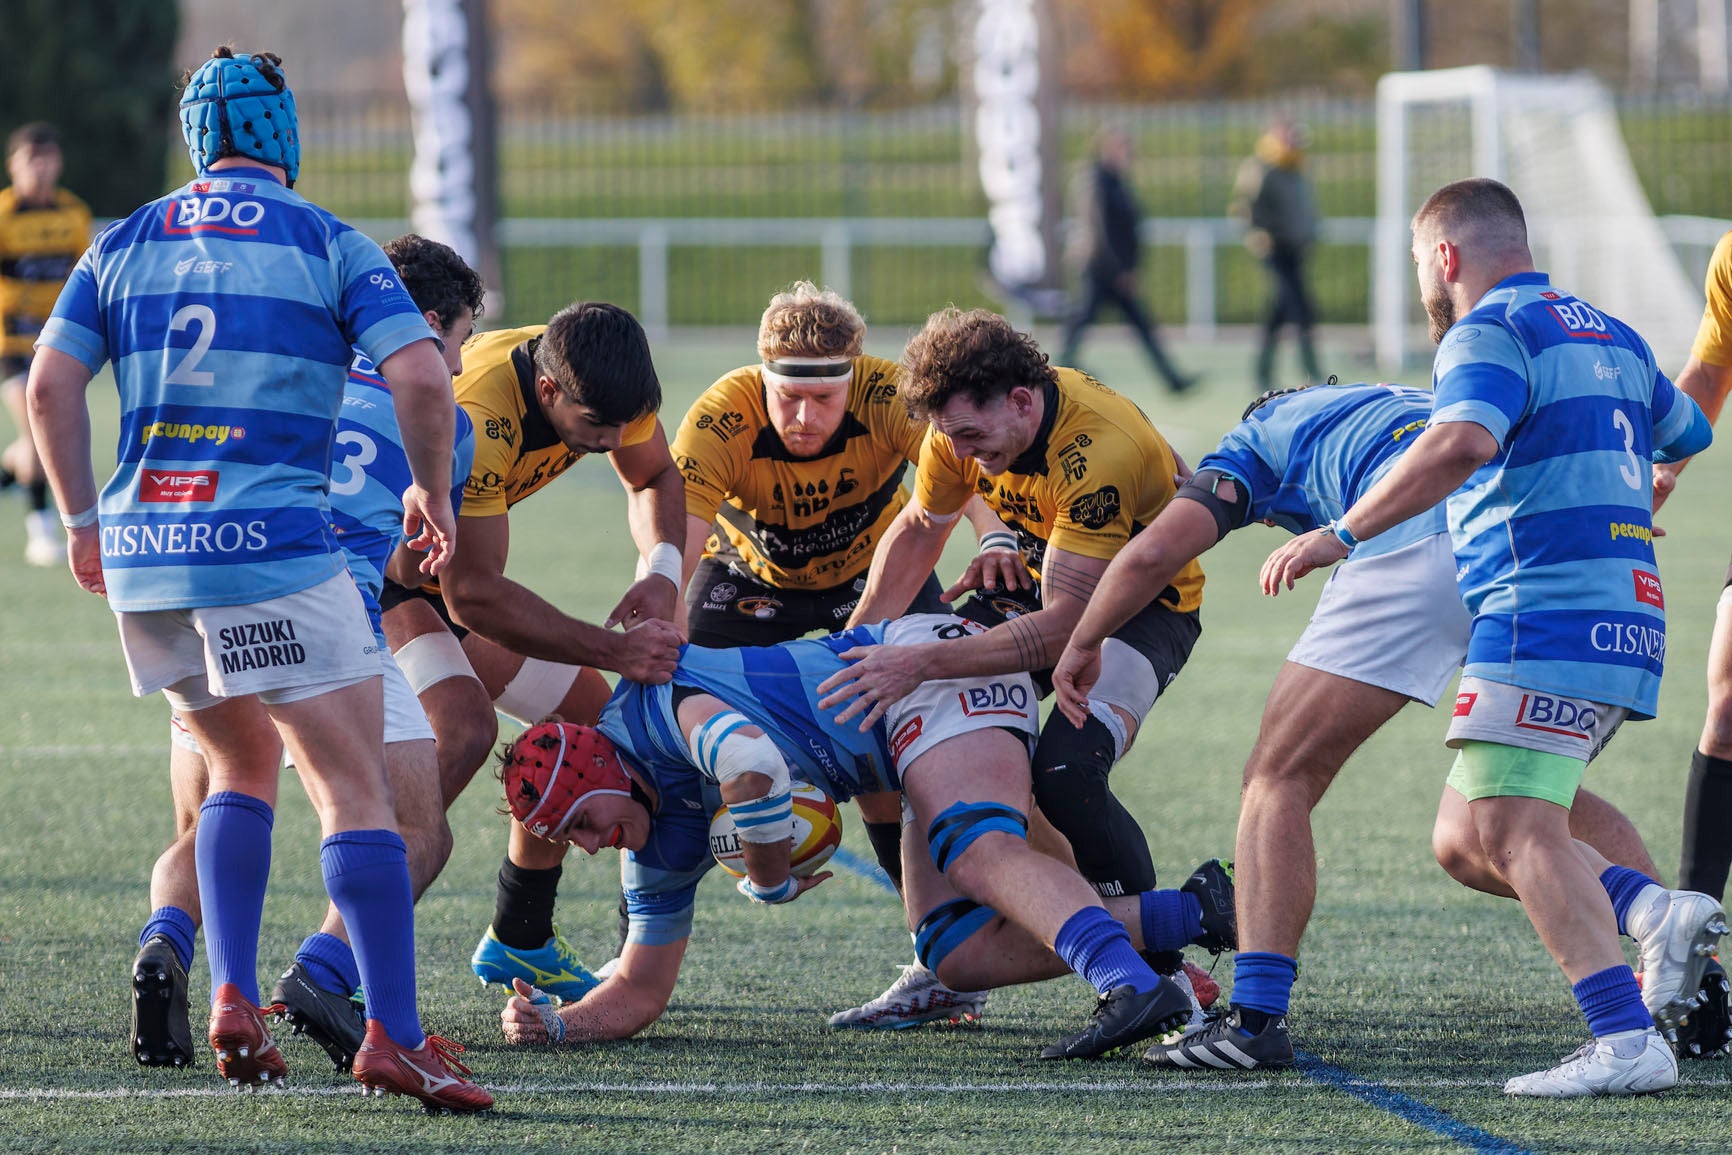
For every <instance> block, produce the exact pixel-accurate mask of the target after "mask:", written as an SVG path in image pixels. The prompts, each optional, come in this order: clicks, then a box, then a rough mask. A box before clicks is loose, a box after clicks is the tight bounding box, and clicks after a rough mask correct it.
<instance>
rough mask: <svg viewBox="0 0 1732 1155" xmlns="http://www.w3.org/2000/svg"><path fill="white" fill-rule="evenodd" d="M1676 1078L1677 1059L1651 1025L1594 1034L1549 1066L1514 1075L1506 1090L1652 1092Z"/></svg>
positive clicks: (1531, 1094) (1544, 1095) (1564, 1094)
mask: <svg viewBox="0 0 1732 1155" xmlns="http://www.w3.org/2000/svg"><path fill="white" fill-rule="evenodd" d="M1677 1083H1678V1058H1677V1056H1676V1055H1674V1054H1672V1048H1671V1047H1669V1046H1667V1045H1666V1040H1664V1039H1662V1038H1661V1037H1660V1032H1658V1031H1656V1030H1654V1029H1653V1028H1651V1027H1650V1028H1648V1029H1647V1030H1640V1031H1619V1032H1618V1033H1617V1034H1615V1035H1606V1036H1605V1037H1603V1038H1598V1039H1591V1040H1589V1041H1588V1042H1587V1043H1584V1044H1583V1045H1582V1046H1581V1048H1580V1049H1578V1050H1577V1051H1576V1052H1575V1053H1574V1054H1572V1055H1569V1056H1567V1057H1566V1058H1565V1059H1564V1061H1563V1062H1562V1063H1560V1064H1559V1065H1558V1066H1556V1067H1553V1068H1552V1069H1551V1070H1549V1071H1535V1072H1534V1073H1533V1074H1531V1075H1518V1076H1517V1077H1516V1078H1514V1079H1511V1080H1510V1081H1509V1082H1507V1083H1505V1084H1504V1085H1503V1093H1504V1094H1506V1095H1518V1096H1523V1097H1527V1098H1539V1099H1578V1098H1584V1097H1587V1096H1590V1095H1648V1094H1652V1093H1653V1092H1655V1091H1664V1090H1666V1089H1667V1088H1668V1087H1674V1086H1676V1085H1677Z"/></svg>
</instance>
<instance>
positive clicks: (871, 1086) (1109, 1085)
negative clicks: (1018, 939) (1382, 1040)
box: [0, 1077, 1732, 1102]
mask: <svg viewBox="0 0 1732 1155" xmlns="http://www.w3.org/2000/svg"><path fill="white" fill-rule="evenodd" d="M1352 1085H1353V1086H1362V1087H1366V1088H1373V1089H1384V1090H1397V1091H1403V1090H1406V1091H1412V1090H1420V1091H1426V1090H1462V1089H1466V1090H1473V1089H1492V1088H1497V1089H1500V1090H1501V1089H1502V1087H1503V1080H1501V1079H1397V1080H1390V1081H1382V1080H1376V1079H1366V1080H1354V1081H1353V1083H1352ZM1686 1085H1687V1086H1696V1087H1712V1086H1720V1087H1725V1086H1732V1080H1728V1079H1724V1078H1722V1079H1691V1080H1689V1082H1688V1083H1687V1084H1686ZM486 1086H487V1088H488V1090H490V1091H493V1092H495V1093H498V1094H502V1095H578V1094H618V1095H971V1094H1003V1093H1005V1092H1011V1093H1015V1092H1019V1091H1020V1092H1030V1093H1047V1094H1068V1095H1124V1094H1133V1095H1136V1094H1141V1095H1150V1096H1158V1095H1173V1094H1196V1093H1198V1092H1203V1093H1209V1092H1226V1093H1235V1094H1236V1093H1238V1092H1240V1091H1251V1090H1277V1089H1278V1090H1291V1089H1295V1088H1299V1087H1306V1088H1311V1087H1321V1088H1323V1089H1329V1085H1328V1084H1324V1083H1317V1082H1314V1081H1312V1080H1309V1079H1271V1078H1266V1077H1257V1078H1237V1077H1235V1078H1208V1079H1150V1080H1139V1081H1125V1082H1097V1083H1060V1082H1000V1083H902V1082H860V1083H767V1082H764V1083H760V1082H748V1083H661V1082H574V1083H542V1082H537V1083H505V1084H486ZM259 1093H260V1094H263V1095H267V1096H268V1095H293V1096H305V1097H332V1096H338V1095H355V1094H358V1093H359V1091H358V1088H356V1087H296V1086H289V1087H283V1088H278V1089H275V1090H269V1091H262V1092H259ZM233 1094H235V1092H234V1091H233V1090H231V1089H229V1088H227V1087H219V1086H208V1087H167V1088H132V1087H114V1088H109V1089H103V1090H77V1089H73V1088H64V1087H28V1088H18V1089H11V1090H0V1101H27V1102H30V1101H34V1102H57V1101H67V1100H85V1099H89V1100H103V1099H215V1098H218V1097H226V1096H229V1095H233Z"/></svg>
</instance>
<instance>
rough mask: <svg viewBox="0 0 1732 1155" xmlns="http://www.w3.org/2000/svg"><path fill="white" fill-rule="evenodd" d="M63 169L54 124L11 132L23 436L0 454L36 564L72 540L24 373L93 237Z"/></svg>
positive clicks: (18, 420) (7, 291)
mask: <svg viewBox="0 0 1732 1155" xmlns="http://www.w3.org/2000/svg"><path fill="white" fill-rule="evenodd" d="M60 168H61V155H60V134H59V133H58V132H57V131H55V129H54V126H53V125H50V124H44V123H42V122H41V121H38V122H36V123H34V124H26V125H23V126H21V127H19V128H16V129H13V131H12V133H11V135H10V136H8V137H7V138H6V173H7V176H8V178H9V179H10V180H11V182H12V184H11V187H10V188H6V189H0V402H4V404H5V406H6V410H7V412H8V413H10V414H11V416H12V425H13V427H14V428H15V429H17V430H18V436H17V439H16V440H14V441H13V442H12V444H10V445H8V446H7V447H6V449H5V451H4V452H3V453H0V489H4V488H5V487H6V486H8V485H11V484H12V483H13V482H16V483H18V484H20V485H22V486H24V487H25V497H26V499H27V501H28V502H29V512H28V513H26V514H25V517H24V529H25V534H26V538H25V544H24V560H25V561H27V562H29V563H30V564H31V565H38V566H55V565H62V564H64V563H65V561H66V545H65V542H64V540H63V539H62V538H61V536H60V526H59V525H57V524H56V523H55V518H54V514H53V513H52V512H51V511H50V510H49V508H48V478H47V475H46V474H44V473H43V472H42V463H41V461H40V460H39V459H38V458H37V456H36V443H35V442H34V441H32V440H31V439H30V422H29V421H27V420H25V417H24V378H25V377H26V376H27V375H28V374H29V372H30V355H31V349H32V346H33V345H34V343H35V341H36V334H37V333H38V332H39V331H40V330H41V328H42V323H43V322H44V321H46V320H48V315H49V314H50V313H52V312H53V311H54V301H55V299H56V298H57V297H59V296H60V286H61V285H63V284H65V283H66V277H67V275H68V274H69V273H71V272H72V266H73V265H75V264H77V263H78V258H79V256H81V255H82V254H83V252H84V248H85V246H86V245H88V244H89V243H90V208H89V206H87V205H86V204H85V203H84V202H83V201H81V200H79V199H78V198H77V197H76V196H73V195H72V194H71V193H69V192H67V191H66V190H65V189H63V188H61V187H60Z"/></svg>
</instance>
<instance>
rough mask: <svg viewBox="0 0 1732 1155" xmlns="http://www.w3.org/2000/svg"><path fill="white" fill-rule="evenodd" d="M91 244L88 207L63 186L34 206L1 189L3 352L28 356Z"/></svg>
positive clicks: (0, 340) (0, 339) (0, 337)
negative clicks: (47, 202)
mask: <svg viewBox="0 0 1732 1155" xmlns="http://www.w3.org/2000/svg"><path fill="white" fill-rule="evenodd" d="M89 244H90V209H89V208H88V207H87V206H86V205H85V203H84V202H83V201H81V200H79V199H78V198H77V197H75V196H73V195H72V194H71V193H69V192H67V191H66V190H65V189H59V190H57V191H56V192H55V194H54V203H53V204H51V205H47V206H44V207H42V208H31V207H26V206H23V205H20V204H19V203H18V196H17V193H16V192H15V191H14V190H12V189H0V357H28V356H30V349H31V346H32V345H33V344H34V343H35V341H36V334H37V333H39V332H41V331H42V323H43V322H44V321H46V320H48V317H49V314H51V313H53V312H54V302H55V300H56V299H57V298H58V297H59V296H60V287H61V286H62V285H64V284H65V283H66V278H67V276H68V274H70V273H71V272H72V266H73V265H75V264H77V263H78V258H79V257H80V256H81V255H82V254H83V253H84V250H85V248H86V246H88V245H89Z"/></svg>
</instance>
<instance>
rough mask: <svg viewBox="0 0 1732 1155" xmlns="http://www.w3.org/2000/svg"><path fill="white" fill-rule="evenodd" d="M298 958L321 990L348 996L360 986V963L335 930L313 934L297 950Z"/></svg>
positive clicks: (314, 983)
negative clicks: (329, 932)
mask: <svg viewBox="0 0 1732 1155" xmlns="http://www.w3.org/2000/svg"><path fill="white" fill-rule="evenodd" d="M295 961H296V962H298V963H300V964H301V968H302V969H303V970H305V971H306V972H307V977H308V978H310V979H312V980H313V985H314V986H316V987H318V988H319V989H321V990H326V991H330V992H331V993H332V994H336V995H343V996H345V997H347V996H349V995H352V994H354V993H355V992H356V991H357V990H359V989H360V987H361V967H360V964H358V963H357V962H356V961H355V952H354V950H352V949H351V948H350V946H349V944H348V943H346V942H344V941H343V940H342V939H340V938H338V937H337V936H336V935H334V934H326V933H325V932H324V931H318V932H316V933H314V934H310V935H308V936H307V937H306V939H305V940H303V941H302V943H301V949H300V950H298V951H296V952H295Z"/></svg>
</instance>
